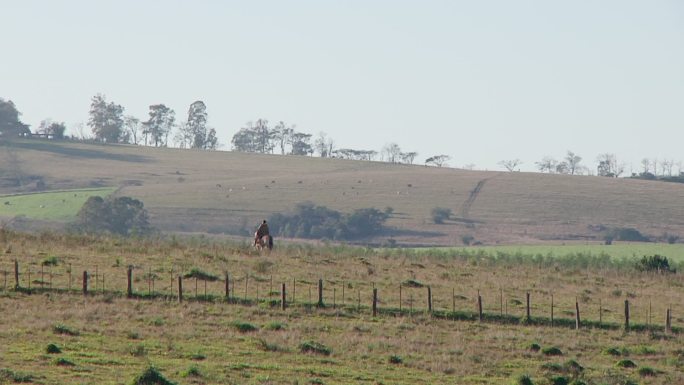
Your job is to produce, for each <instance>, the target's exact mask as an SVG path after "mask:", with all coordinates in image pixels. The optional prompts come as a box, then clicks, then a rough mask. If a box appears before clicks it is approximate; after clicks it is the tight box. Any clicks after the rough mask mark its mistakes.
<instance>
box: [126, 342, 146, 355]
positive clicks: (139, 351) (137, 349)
mask: <svg viewBox="0 0 684 385" xmlns="http://www.w3.org/2000/svg"><path fill="white" fill-rule="evenodd" d="M129 353H131V355H132V356H135V357H143V356H144V355H145V354H147V350H146V349H145V345H142V344H140V345H135V346H134V347H131V349H130V350H129Z"/></svg>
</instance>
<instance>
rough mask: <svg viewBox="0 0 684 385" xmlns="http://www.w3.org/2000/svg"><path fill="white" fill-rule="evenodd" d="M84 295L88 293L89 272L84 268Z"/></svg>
mask: <svg viewBox="0 0 684 385" xmlns="http://www.w3.org/2000/svg"><path fill="white" fill-rule="evenodd" d="M83 295H88V272H87V271H85V270H83Z"/></svg>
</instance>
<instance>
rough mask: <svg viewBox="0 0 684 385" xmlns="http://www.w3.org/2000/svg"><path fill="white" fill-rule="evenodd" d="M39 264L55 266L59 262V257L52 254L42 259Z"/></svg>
mask: <svg viewBox="0 0 684 385" xmlns="http://www.w3.org/2000/svg"><path fill="white" fill-rule="evenodd" d="M40 264H41V265H43V266H57V265H58V264H59V258H57V257H55V256H54V255H53V256H50V257H47V258H45V259H43V262H41V263H40Z"/></svg>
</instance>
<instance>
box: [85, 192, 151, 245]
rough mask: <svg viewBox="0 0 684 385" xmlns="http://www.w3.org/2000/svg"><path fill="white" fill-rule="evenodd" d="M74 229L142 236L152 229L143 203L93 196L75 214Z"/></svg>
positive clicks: (127, 198) (122, 198)
mask: <svg viewBox="0 0 684 385" xmlns="http://www.w3.org/2000/svg"><path fill="white" fill-rule="evenodd" d="M77 218H78V220H77V223H76V228H77V229H79V230H81V231H85V232H89V233H111V234H118V235H122V236H129V235H144V234H147V233H149V232H150V231H151V230H152V228H151V226H150V224H149V219H148V214H147V210H146V209H145V207H144V205H143V203H142V202H141V201H139V200H137V199H133V198H130V197H125V196H124V197H117V198H108V199H103V198H102V197H99V196H93V197H90V198H88V200H87V201H86V202H85V203H84V204H83V206H82V207H81V210H79V212H78V214H77Z"/></svg>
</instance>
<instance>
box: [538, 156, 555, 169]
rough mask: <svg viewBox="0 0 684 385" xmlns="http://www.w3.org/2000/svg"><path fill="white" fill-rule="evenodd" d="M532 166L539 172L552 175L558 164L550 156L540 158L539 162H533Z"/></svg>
mask: <svg viewBox="0 0 684 385" xmlns="http://www.w3.org/2000/svg"><path fill="white" fill-rule="evenodd" d="M534 164H536V165H537V169H538V170H539V171H540V172H548V173H552V172H554V171H556V165H557V164H558V161H556V160H555V159H553V158H552V157H550V156H545V157H543V158H542V160H541V161H539V162H535V163H534Z"/></svg>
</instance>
